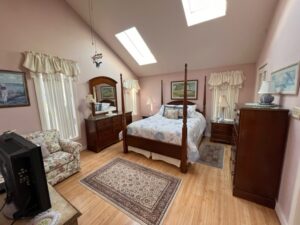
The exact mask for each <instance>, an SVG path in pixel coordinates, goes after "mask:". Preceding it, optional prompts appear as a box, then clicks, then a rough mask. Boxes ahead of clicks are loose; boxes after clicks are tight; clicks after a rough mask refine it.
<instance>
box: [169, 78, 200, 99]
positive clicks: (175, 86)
mask: <svg viewBox="0 0 300 225" xmlns="http://www.w3.org/2000/svg"><path fill="white" fill-rule="evenodd" d="M183 89H184V82H183V81H171V99H172V100H180V99H183ZM187 99H189V100H197V99H198V80H188V81H187Z"/></svg>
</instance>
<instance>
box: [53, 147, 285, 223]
mask: <svg viewBox="0 0 300 225" xmlns="http://www.w3.org/2000/svg"><path fill="white" fill-rule="evenodd" d="M115 157H121V158H125V159H128V160H131V161H134V162H136V163H139V164H142V165H144V166H146V167H150V168H153V169H156V170H159V171H161V172H165V173H167V174H170V175H173V176H177V177H180V178H181V179H182V184H181V187H180V189H179V191H178V192H177V196H176V197H175V199H174V201H173V204H172V205H171V207H170V209H169V211H168V212H167V214H166V217H165V219H164V222H163V224H165V225H166V224H169V225H176V224H178V225H179V224H180V225H181V224H182V225H192V224H194V225H276V224H280V223H279V221H278V219H277V216H276V214H275V211H274V210H272V209H269V208H266V207H263V206H260V205H258V204H255V203H252V202H249V201H246V200H243V199H239V198H236V197H233V196H232V187H231V176H230V172H229V157H230V148H229V146H226V147H225V161H224V168H223V169H222V170H221V169H217V168H213V167H209V166H206V165H202V164H193V165H192V166H191V167H190V168H189V171H188V173H187V174H182V173H180V171H179V169H178V168H177V167H175V166H172V165H169V164H167V163H164V162H161V161H153V160H149V159H146V158H145V157H144V156H141V155H139V154H136V153H132V152H130V153H128V154H124V153H123V152H122V144H121V142H119V143H117V144H115V145H113V146H111V147H109V148H107V149H105V150H104V151H102V152H100V153H94V152H91V151H83V152H82V153H81V171H80V172H79V173H77V174H75V175H73V176H71V177H70V178H68V179H67V180H65V181H63V182H62V183H60V184H57V185H56V186H55V189H56V190H57V191H58V192H59V193H61V194H62V195H63V196H64V197H65V198H67V199H68V200H69V201H70V202H71V203H72V204H73V205H74V206H75V207H76V208H77V209H78V210H79V211H80V212H81V213H82V216H81V217H79V224H80V225H100V224H103V225H113V224H117V225H133V224H138V223H137V222H135V221H133V220H132V219H131V218H129V217H128V216H127V215H125V214H124V213H122V212H121V211H120V210H118V209H117V208H115V207H114V206H112V205H111V204H110V203H108V202H106V201H105V200H103V199H102V198H100V197H99V196H98V195H96V194H94V193H93V192H92V191H90V190H88V189H87V188H85V187H84V186H83V185H81V184H80V182H79V181H80V179H82V178H83V177H85V176H86V175H87V174H89V173H90V172H92V171H94V170H96V169H98V168H99V167H101V166H102V165H104V164H106V163H107V162H108V161H110V160H112V159H113V158H115Z"/></svg>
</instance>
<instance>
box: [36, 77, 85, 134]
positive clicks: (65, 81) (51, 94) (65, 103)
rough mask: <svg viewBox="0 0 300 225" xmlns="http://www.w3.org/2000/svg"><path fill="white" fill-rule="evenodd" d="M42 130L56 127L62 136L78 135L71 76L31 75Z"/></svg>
mask: <svg viewBox="0 0 300 225" xmlns="http://www.w3.org/2000/svg"><path fill="white" fill-rule="evenodd" d="M33 80H34V85H35V90H36V96H37V100H38V107H39V111H40V117H41V123H42V128H43V130H50V129H57V130H59V132H60V135H61V137H62V138H65V139H74V138H77V137H78V136H79V131H78V120H77V115H76V111H75V102H74V99H75V97H74V83H73V78H72V77H70V76H65V75H63V74H42V73H36V74H34V75H33Z"/></svg>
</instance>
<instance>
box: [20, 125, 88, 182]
mask: <svg viewBox="0 0 300 225" xmlns="http://www.w3.org/2000/svg"><path fill="white" fill-rule="evenodd" d="M24 137H25V138H26V139H27V140H29V141H32V142H33V143H34V144H36V145H39V146H41V150H42V155H43V161H44V167H45V172H46V177H47V180H48V183H49V184H51V185H54V184H57V183H59V182H61V181H62V180H64V179H66V178H67V177H69V176H71V175H72V174H74V173H76V172H78V171H79V170H80V150H81V148H82V145H81V144H79V143H77V142H74V141H70V140H64V139H60V136H59V132H58V131H57V130H47V131H38V132H34V133H31V134H28V135H24Z"/></svg>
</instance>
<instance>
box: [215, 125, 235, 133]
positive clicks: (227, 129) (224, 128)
mask: <svg viewBox="0 0 300 225" xmlns="http://www.w3.org/2000/svg"><path fill="white" fill-rule="evenodd" d="M232 127H233V125H231V124H214V123H213V124H212V126H211V129H212V130H214V131H215V132H226V133H230V132H232Z"/></svg>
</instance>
